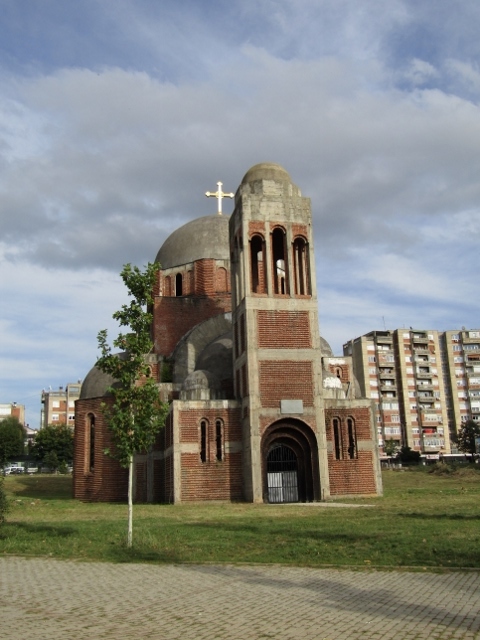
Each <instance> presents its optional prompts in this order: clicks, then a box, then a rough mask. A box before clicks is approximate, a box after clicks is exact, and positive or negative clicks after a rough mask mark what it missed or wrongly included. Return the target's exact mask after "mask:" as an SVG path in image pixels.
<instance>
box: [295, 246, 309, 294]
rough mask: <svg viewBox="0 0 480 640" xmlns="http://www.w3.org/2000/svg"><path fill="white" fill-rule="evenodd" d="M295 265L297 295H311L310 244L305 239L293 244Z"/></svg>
mask: <svg viewBox="0 0 480 640" xmlns="http://www.w3.org/2000/svg"><path fill="white" fill-rule="evenodd" d="M293 265H294V272H295V294H296V295H297V296H307V295H311V285H310V269H309V255H308V244H307V242H306V240H305V239H304V238H296V239H295V241H294V243H293Z"/></svg>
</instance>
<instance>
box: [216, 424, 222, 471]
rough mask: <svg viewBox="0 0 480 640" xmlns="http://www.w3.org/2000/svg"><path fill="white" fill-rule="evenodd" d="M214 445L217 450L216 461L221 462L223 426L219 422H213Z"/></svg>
mask: <svg viewBox="0 0 480 640" xmlns="http://www.w3.org/2000/svg"><path fill="white" fill-rule="evenodd" d="M215 445H216V449H217V461H218V462H222V460H223V424H222V421H221V420H217V421H216V422H215Z"/></svg>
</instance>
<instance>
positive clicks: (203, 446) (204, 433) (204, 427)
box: [200, 420, 208, 462]
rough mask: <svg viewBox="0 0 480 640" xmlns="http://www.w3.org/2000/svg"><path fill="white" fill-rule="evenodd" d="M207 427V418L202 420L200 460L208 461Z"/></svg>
mask: <svg viewBox="0 0 480 640" xmlns="http://www.w3.org/2000/svg"><path fill="white" fill-rule="evenodd" d="M207 428H208V424H207V421H206V420H202V421H201V422H200V462H206V461H207Z"/></svg>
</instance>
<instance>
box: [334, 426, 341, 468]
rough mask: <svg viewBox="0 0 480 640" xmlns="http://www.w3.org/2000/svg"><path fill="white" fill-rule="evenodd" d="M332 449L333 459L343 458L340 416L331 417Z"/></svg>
mask: <svg viewBox="0 0 480 640" xmlns="http://www.w3.org/2000/svg"><path fill="white" fill-rule="evenodd" d="M333 451H334V455H335V460H341V459H342V458H343V447H342V430H341V424H340V418H334V419H333Z"/></svg>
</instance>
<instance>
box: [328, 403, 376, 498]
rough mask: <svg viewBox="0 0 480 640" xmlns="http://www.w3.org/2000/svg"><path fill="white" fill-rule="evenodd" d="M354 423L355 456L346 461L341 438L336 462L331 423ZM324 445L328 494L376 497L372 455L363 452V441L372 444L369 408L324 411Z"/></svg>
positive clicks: (366, 451) (344, 445) (369, 452)
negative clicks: (340, 449)
mask: <svg viewBox="0 0 480 640" xmlns="http://www.w3.org/2000/svg"><path fill="white" fill-rule="evenodd" d="M349 417H350V418H353V420H354V421H355V433H356V440H357V457H356V458H354V459H349V458H348V456H347V455H346V450H345V447H346V444H345V438H344V439H343V449H344V451H343V455H344V457H343V459H342V460H336V459H335V455H334V442H333V438H334V436H333V427H332V421H333V419H334V418H338V419H339V420H340V423H341V425H342V426H344V425H345V424H346V420H347V419H348V418H349ZM325 424H326V429H327V442H328V443H329V444H330V445H331V447H329V449H330V451H329V454H328V468H329V477H330V492H331V494H332V496H341V495H362V494H363V495H366V494H375V493H376V491H377V488H376V484H375V473H374V471H375V468H374V456H373V452H372V451H371V450H365V451H364V450H362V441H363V442H368V443H369V445H371V444H372V434H371V422H370V409H369V408H367V407H351V408H336V407H334V408H329V409H327V410H326V411H325Z"/></svg>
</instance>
